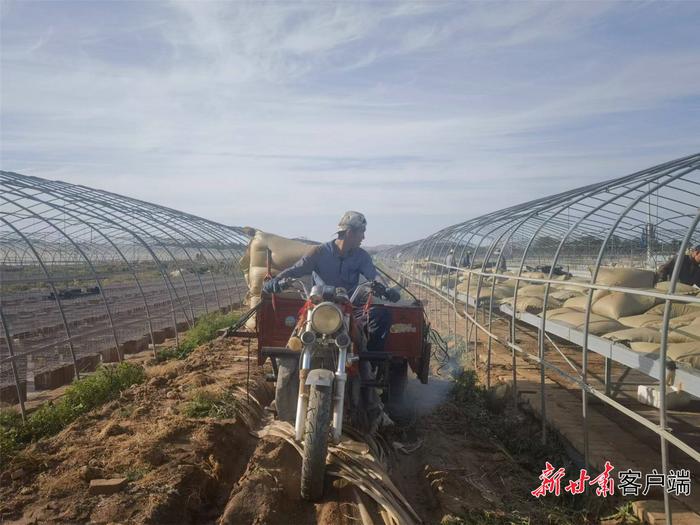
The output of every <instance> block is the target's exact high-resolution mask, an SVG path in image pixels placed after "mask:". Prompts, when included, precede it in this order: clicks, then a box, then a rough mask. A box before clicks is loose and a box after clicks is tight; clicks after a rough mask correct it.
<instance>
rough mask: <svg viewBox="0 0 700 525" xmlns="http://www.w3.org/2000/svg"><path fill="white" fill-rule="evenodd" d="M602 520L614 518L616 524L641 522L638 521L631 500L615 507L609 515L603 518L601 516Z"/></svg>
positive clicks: (634, 524)
mask: <svg viewBox="0 0 700 525" xmlns="http://www.w3.org/2000/svg"><path fill="white" fill-rule="evenodd" d="M602 520H603V521H608V520H615V521H616V523H617V524H618V525H637V524H640V523H642V522H641V521H639V518H637V515H636V514H635V512H634V508H633V507H632V502H631V501H628V502H627V503H625V504H623V505H620V506H619V507H618V508H617V509H616V511H615V513H614V514H611V515H610V516H605V517H604V518H602Z"/></svg>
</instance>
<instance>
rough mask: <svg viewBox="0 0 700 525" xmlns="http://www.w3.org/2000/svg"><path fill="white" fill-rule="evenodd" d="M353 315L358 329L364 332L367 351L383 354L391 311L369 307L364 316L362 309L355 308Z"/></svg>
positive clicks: (376, 306) (380, 306) (378, 307)
mask: <svg viewBox="0 0 700 525" xmlns="http://www.w3.org/2000/svg"><path fill="white" fill-rule="evenodd" d="M354 315H355V320H356V321H357V322H358V323H359V324H360V328H364V330H365V335H366V336H367V351H368V352H383V351H384V344H385V343H386V339H387V337H388V336H389V329H390V328H391V311H390V310H389V309H388V308H386V307H384V306H382V305H374V306H370V308H369V311H368V312H367V314H365V311H364V307H357V308H355V311H354Z"/></svg>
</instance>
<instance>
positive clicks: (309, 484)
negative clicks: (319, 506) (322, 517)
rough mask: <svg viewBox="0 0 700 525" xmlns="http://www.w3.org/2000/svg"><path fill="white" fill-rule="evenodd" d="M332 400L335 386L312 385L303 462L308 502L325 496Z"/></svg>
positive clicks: (303, 487) (303, 488)
mask: <svg viewBox="0 0 700 525" xmlns="http://www.w3.org/2000/svg"><path fill="white" fill-rule="evenodd" d="M332 401H333V390H332V388H331V387H329V386H320V385H311V387H310V392H309V407H308V409H307V412H306V425H305V428H304V456H303V458H302V463H301V497H302V499H305V500H307V501H317V500H319V499H321V496H323V483H324V478H325V474H326V454H327V453H328V431H329V428H330V423H331V416H332Z"/></svg>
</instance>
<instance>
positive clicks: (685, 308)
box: [647, 301, 700, 318]
mask: <svg viewBox="0 0 700 525" xmlns="http://www.w3.org/2000/svg"><path fill="white" fill-rule="evenodd" d="M665 307H666V303H664V302H662V303H661V304H657V305H656V306H655V307H654V308H652V309H651V310H649V311H647V313H648V314H656V315H664V308H665ZM696 312H700V305H699V304H697V303H681V302H678V301H672V302H671V318H674V317H680V316H681V315H688V314H692V313H696Z"/></svg>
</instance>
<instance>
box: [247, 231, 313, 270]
mask: <svg viewBox="0 0 700 525" xmlns="http://www.w3.org/2000/svg"><path fill="white" fill-rule="evenodd" d="M268 248H269V249H270V251H271V252H272V256H271V262H272V268H273V269H274V270H277V271H278V272H281V271H282V270H284V269H286V268H289V267H290V266H292V265H293V264H294V263H295V262H297V261H298V260H299V259H301V258H302V257H303V256H304V255H305V254H306V253H308V252H309V251H311V250H313V248H314V245H311V244H308V243H304V242H301V241H294V240H292V239H286V238H284V237H280V236H279V235H274V234H272V233H266V232H263V231H260V230H258V231H257V232H256V233H255V236H254V237H253V238H252V239H251V241H250V244H249V245H248V250H247V252H246V255H244V256H243V258H242V259H241V265H242V266H243V265H244V264H245V259H246V256H247V257H248V261H247V262H248V266H249V267H251V266H259V267H265V268H267V249H268ZM242 269H243V271H245V268H242Z"/></svg>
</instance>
